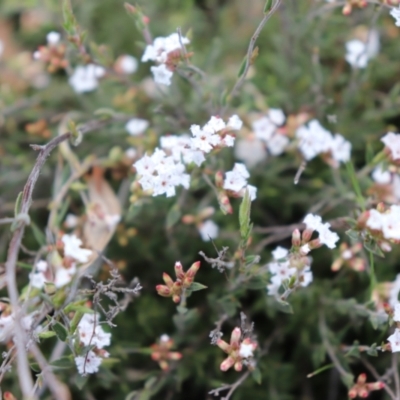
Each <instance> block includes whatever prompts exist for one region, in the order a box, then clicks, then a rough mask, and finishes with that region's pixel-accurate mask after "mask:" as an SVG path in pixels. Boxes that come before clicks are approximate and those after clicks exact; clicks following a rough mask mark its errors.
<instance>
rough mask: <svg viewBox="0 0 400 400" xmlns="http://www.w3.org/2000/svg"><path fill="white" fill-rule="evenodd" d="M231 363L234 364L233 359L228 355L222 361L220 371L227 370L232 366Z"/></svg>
mask: <svg viewBox="0 0 400 400" xmlns="http://www.w3.org/2000/svg"><path fill="white" fill-rule="evenodd" d="M233 364H235V360H234V359H233V358H232V357H231V356H229V357H228V358H226V359H225V360H224V361H222V363H221V366H220V369H221V371H227V370H228V369H229V368H231V367H232V366H233Z"/></svg>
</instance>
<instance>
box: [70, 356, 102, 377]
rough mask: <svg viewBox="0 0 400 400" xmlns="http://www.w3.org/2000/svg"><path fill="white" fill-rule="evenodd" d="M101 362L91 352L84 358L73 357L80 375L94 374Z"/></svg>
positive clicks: (100, 359)
mask: <svg viewBox="0 0 400 400" xmlns="http://www.w3.org/2000/svg"><path fill="white" fill-rule="evenodd" d="M102 360H103V359H102V358H100V357H98V356H96V354H95V353H94V352H93V351H89V352H88V353H87V354H86V355H84V356H78V357H75V364H76V368H77V369H78V372H79V373H80V374H81V375H86V374H94V373H96V372H98V371H99V367H100V365H101V362H102Z"/></svg>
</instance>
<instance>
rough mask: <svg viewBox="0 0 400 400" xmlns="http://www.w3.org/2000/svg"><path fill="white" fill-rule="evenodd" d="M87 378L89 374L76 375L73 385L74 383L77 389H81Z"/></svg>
mask: <svg viewBox="0 0 400 400" xmlns="http://www.w3.org/2000/svg"><path fill="white" fill-rule="evenodd" d="M88 379H89V375H85V376H83V375H78V376H77V377H76V378H75V385H76V387H77V388H78V389H79V390H82V389H83V387H84V386H85V385H86V383H87V381H88Z"/></svg>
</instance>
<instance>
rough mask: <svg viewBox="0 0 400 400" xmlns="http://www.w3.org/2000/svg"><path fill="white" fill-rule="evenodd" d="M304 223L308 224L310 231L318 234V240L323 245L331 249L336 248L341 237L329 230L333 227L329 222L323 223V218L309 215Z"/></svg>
mask: <svg viewBox="0 0 400 400" xmlns="http://www.w3.org/2000/svg"><path fill="white" fill-rule="evenodd" d="M303 222H304V223H305V224H306V228H307V229H308V230H311V231H317V232H318V240H319V242H320V243H321V244H324V245H325V246H327V247H329V248H330V249H334V248H335V247H336V242H337V241H338V240H339V236H338V234H337V233H335V232H332V231H331V230H330V229H329V228H330V227H331V224H330V223H329V222H325V223H323V222H322V218H321V217H320V216H319V215H313V214H307V215H306V217H305V218H304V221H303ZM306 246H307V245H306ZM303 247H304V246H303Z"/></svg>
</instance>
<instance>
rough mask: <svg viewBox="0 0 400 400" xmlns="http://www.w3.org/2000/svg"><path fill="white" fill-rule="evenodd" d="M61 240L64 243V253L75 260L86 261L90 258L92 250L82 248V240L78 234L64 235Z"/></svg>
mask: <svg viewBox="0 0 400 400" xmlns="http://www.w3.org/2000/svg"><path fill="white" fill-rule="evenodd" d="M61 241H62V242H63V243H64V255H65V256H68V257H71V258H73V259H74V260H76V261H78V262H81V263H85V262H87V261H88V260H89V257H90V256H91V254H92V250H88V249H82V248H81V245H82V240H80V239H79V238H78V237H77V236H76V235H63V236H62V238H61Z"/></svg>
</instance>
